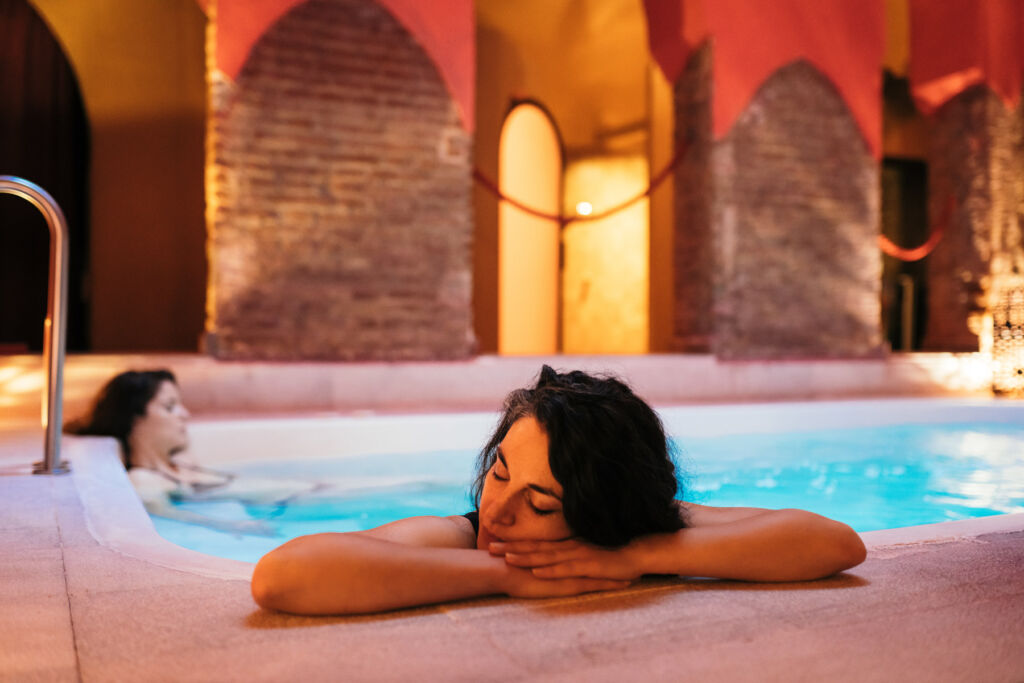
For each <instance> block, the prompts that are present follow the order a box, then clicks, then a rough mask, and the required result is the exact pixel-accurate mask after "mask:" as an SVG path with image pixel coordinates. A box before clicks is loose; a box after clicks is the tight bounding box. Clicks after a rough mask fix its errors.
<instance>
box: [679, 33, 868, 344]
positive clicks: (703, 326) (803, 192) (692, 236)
mask: <svg viewBox="0 0 1024 683" xmlns="http://www.w3.org/2000/svg"><path fill="white" fill-rule="evenodd" d="M712 58H713V57H712V55H711V51H710V48H709V47H707V46H705V47H703V48H701V50H700V51H699V52H698V53H697V54H695V55H694V56H693V57H692V58H691V60H690V62H689V64H688V66H687V68H686V70H685V71H684V73H683V75H682V76H681V77H680V79H679V82H678V83H677V84H676V117H677V119H676V121H677V123H676V130H677V136H678V137H679V140H678V142H684V141H685V142H686V143H687V144H688V145H689V154H688V156H687V158H686V160H685V163H684V165H683V167H682V169H681V170H680V172H679V173H678V174H677V179H676V206H677V207H678V208H677V217H676V220H677V225H676V230H677V232H676V244H677V247H676V254H675V257H676V292H677V304H676V305H677V308H676V316H675V321H676V327H675V332H676V335H675V337H676V346H677V348H679V349H680V350H683V351H711V352H713V353H714V354H715V355H717V356H719V357H720V358H725V359H747V358H750V359H755V358H808V357H844V358H851V357H863V356H872V355H877V354H879V353H881V352H882V342H881V323H880V315H881V313H880V301H879V288H880V278H881V268H882V259H881V253H880V251H879V249H878V242H877V240H878V234H879V221H880V217H879V192H880V190H879V175H878V173H879V171H878V164H877V162H876V161H875V159H874V158H873V157H872V156H871V154H870V152H869V151H868V148H867V145H866V144H865V142H864V140H863V138H862V136H861V134H860V131H859V129H858V127H857V125H856V123H855V122H854V120H853V118H852V116H851V115H850V113H849V111H848V110H847V108H846V105H845V103H844V102H843V100H842V98H840V96H839V94H838V93H837V92H836V90H835V88H834V87H833V86H832V84H831V83H830V82H829V81H828V80H827V79H826V78H824V77H823V76H822V75H821V74H820V73H819V72H818V71H817V70H815V69H814V68H813V67H811V66H810V65H809V64H807V63H806V62H803V61H799V62H795V63H793V64H790V65H788V66H786V67H783V68H782V69H779V70H778V71H777V72H776V73H775V74H773V75H772V76H771V77H770V78H769V79H768V80H767V81H766V82H765V83H764V85H762V87H761V88H760V90H759V91H758V93H757V94H756V95H755V97H754V99H753V100H752V101H751V103H750V105H749V106H748V107H747V109H746V111H745V112H744V113H743V114H742V115H741V116H740V118H739V119H738V120H737V122H736V123H735V125H734V126H733V128H732V130H731V131H730V133H729V135H728V136H726V137H725V138H724V139H722V140H719V141H712V140H711V135H710V129H711V126H710V93H711V89H712V88H713V87H714V84H713V83H711V79H710V72H711V67H710V64H711V59H712Z"/></svg>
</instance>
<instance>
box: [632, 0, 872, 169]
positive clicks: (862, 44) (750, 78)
mask: <svg viewBox="0 0 1024 683" xmlns="http://www.w3.org/2000/svg"><path fill="white" fill-rule="evenodd" d="M644 7H645V10H646V12H647V25H648V32H649V39H650V46H651V52H652V54H653V55H654V58H655V60H656V61H657V62H658V64H659V65H660V66H661V69H662V71H663V72H664V74H665V76H666V77H667V78H668V80H669V81H675V80H676V78H677V77H678V76H679V74H680V73H681V71H682V68H683V66H684V65H685V63H686V58H687V56H688V54H689V52H690V51H692V50H693V49H694V48H695V47H696V46H697V45H698V44H699V43H700V42H701V41H702V40H705V39H709V38H710V39H711V40H713V41H714V51H715V54H714V62H713V66H712V70H713V72H712V78H713V82H714V87H713V88H712V93H713V95H712V97H713V101H712V104H711V108H712V113H711V115H712V126H713V134H714V136H715V137H716V138H721V137H723V136H725V135H726V134H727V133H728V132H729V129H730V128H731V127H732V125H733V123H734V122H735V121H736V119H737V117H739V115H740V113H742V111H743V110H744V108H746V106H747V104H748V103H749V102H750V100H751V98H752V97H753V96H754V93H755V92H756V91H757V89H758V88H759V87H760V86H761V84H762V83H763V82H764V81H765V80H766V79H767V78H768V77H769V76H770V75H771V74H772V73H773V72H774V71H775V70H776V69H778V68H780V67H782V66H784V65H786V64H788V63H790V62H792V61H795V60H797V59H805V60H807V61H808V62H810V63H811V64H813V65H814V67H815V68H817V69H818V70H819V71H821V72H822V73H823V74H824V75H825V76H826V77H827V78H829V79H830V80H831V81H832V83H833V84H834V85H835V87H836V89H837V90H838V91H839V94H840V96H841V97H842V98H843V100H845V102H846V105H847V107H849V109H850V113H851V114H852V115H853V118H854V120H855V121H856V122H857V125H858V127H859V128H860V131H861V134H862V135H863V136H864V140H865V142H866V143H867V146H868V149H869V150H870V151H871V153H872V155H874V156H875V158H879V157H880V156H881V151H882V106H881V96H882V72H881V65H882V58H883V56H884V53H885V6H884V2H883V0H828V1H827V2H822V1H821V0H773V1H772V2H770V3H769V2H762V3H751V2H750V1H749V0H644Z"/></svg>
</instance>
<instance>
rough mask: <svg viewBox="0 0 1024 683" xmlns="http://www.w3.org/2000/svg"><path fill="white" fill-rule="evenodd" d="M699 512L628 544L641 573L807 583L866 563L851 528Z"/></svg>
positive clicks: (804, 515)
mask: <svg viewBox="0 0 1024 683" xmlns="http://www.w3.org/2000/svg"><path fill="white" fill-rule="evenodd" d="M690 507H691V510H692V509H693V508H694V507H697V506H690ZM699 508H700V509H699V510H698V511H697V512H695V513H693V516H692V517H691V524H692V526H690V527H688V528H686V529H680V530H679V531H677V532H675V533H671V534H654V535H651V536H648V537H645V538H642V539H638V540H637V541H636V542H635V544H631V546H633V548H632V551H633V552H634V553H635V555H636V557H637V559H638V562H639V565H640V566H641V567H642V569H643V572H644V573H651V574H680V575H683V576H709V577H716V578H723V579H741V580H745V581H808V580H811V579H820V578H823V577H825V576H831V575H832V574H835V573H837V572H840V571H843V570H844V569H849V568H850V567H854V566H856V565H858V564H860V563H861V562H863V561H864V557H865V554H866V551H865V549H864V543H863V541H861V539H860V536H859V535H858V534H857V533H856V532H855V531H854V530H853V529H851V528H850V527H848V526H847V525H845V524H843V523H842V522H837V521H835V520H832V519H828V518H827V517H822V516H821V515H818V514H815V513H813V512H808V511H806V510H794V509H787V510H761V511H760V512H757V513H755V514H745V515H742V516H737V515H736V513H735V512H734V511H733V510H732V509H730V508H709V507H706V506H699ZM745 510H750V508H746V509H745Z"/></svg>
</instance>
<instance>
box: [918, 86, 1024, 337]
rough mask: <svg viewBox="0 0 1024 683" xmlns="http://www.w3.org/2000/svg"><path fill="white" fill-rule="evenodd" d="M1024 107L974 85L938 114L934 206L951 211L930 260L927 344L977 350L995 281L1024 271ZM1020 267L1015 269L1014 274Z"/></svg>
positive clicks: (936, 211)
mask: <svg viewBox="0 0 1024 683" xmlns="http://www.w3.org/2000/svg"><path fill="white" fill-rule="evenodd" d="M1022 128H1024V110H1022V108H1021V107H1020V106H1018V107H1017V109H1016V110H1008V109H1007V108H1006V107H1005V106H1004V105H1003V103H1002V102H1001V101H1000V100H999V98H998V97H996V96H995V95H994V94H993V93H992V92H991V91H989V90H988V89H987V88H984V87H976V88H972V89H970V90H968V91H965V92H964V93H962V94H960V95H959V96H957V97H955V98H954V99H952V100H950V101H949V102H948V103H947V104H946V105H945V106H943V107H942V108H941V109H940V110H939V111H938V112H937V113H936V115H935V117H934V121H933V125H932V134H931V144H930V150H929V158H928V163H929V195H930V200H931V201H930V206H929V211H930V214H931V216H932V217H933V220H935V219H939V220H941V217H944V216H946V215H947V211H948V210H947V209H946V205H947V203H948V202H949V200H950V199H951V198H952V199H953V200H954V202H955V204H954V210H953V212H952V213H951V214H949V217H948V220H947V222H946V226H945V227H946V231H945V233H944V235H943V239H942V241H941V242H940V243H939V245H938V246H937V247H936V248H935V251H934V252H932V254H931V256H929V258H928V320H927V323H926V328H925V337H924V342H923V344H924V348H925V349H927V350H935V351H977V350H978V348H979V341H978V332H979V331H980V329H981V328H980V325H981V322H982V321H981V317H980V314H981V313H982V312H983V311H984V310H985V308H986V307H987V306H988V305H990V303H991V302H990V301H989V298H990V296H991V295H992V293H993V284H994V282H995V281H996V280H999V279H1000V278H1001V277H1004V276H1006V275H1012V274H1014V273H1015V272H1018V273H1024V248H1022V245H1021V241H1022V240H1021V222H1022V216H1021V212H1022V210H1024V131H1022ZM1015 269H1016V271H1015Z"/></svg>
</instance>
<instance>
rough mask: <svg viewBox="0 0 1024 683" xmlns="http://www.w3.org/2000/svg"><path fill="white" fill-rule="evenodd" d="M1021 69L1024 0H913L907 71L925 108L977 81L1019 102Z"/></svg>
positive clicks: (932, 108) (1011, 101)
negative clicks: (938, 0) (939, 0)
mask: <svg viewBox="0 0 1024 683" xmlns="http://www.w3.org/2000/svg"><path fill="white" fill-rule="evenodd" d="M1022 73H1024V0H942V2H936V0H911V2H910V73H909V76H910V84H911V90H912V92H913V93H914V99H915V100H916V101H917V105H918V107H919V108H920V109H921V110H922V111H924V112H925V113H931V112H933V111H935V110H936V109H937V108H938V107H940V106H942V104H944V103H945V102H946V101H947V100H949V99H950V98H952V97H953V96H955V95H957V94H959V93H961V92H963V91H964V90H965V89H967V88H969V87H971V86H973V85H979V84H984V85H987V86H988V87H989V88H991V89H992V91H993V92H995V93H996V94H997V95H998V96H999V97H1000V98H1002V100H1003V102H1005V103H1006V104H1007V106H1010V107H1015V106H1016V105H1017V102H1019V100H1020V92H1021V77H1022Z"/></svg>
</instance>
